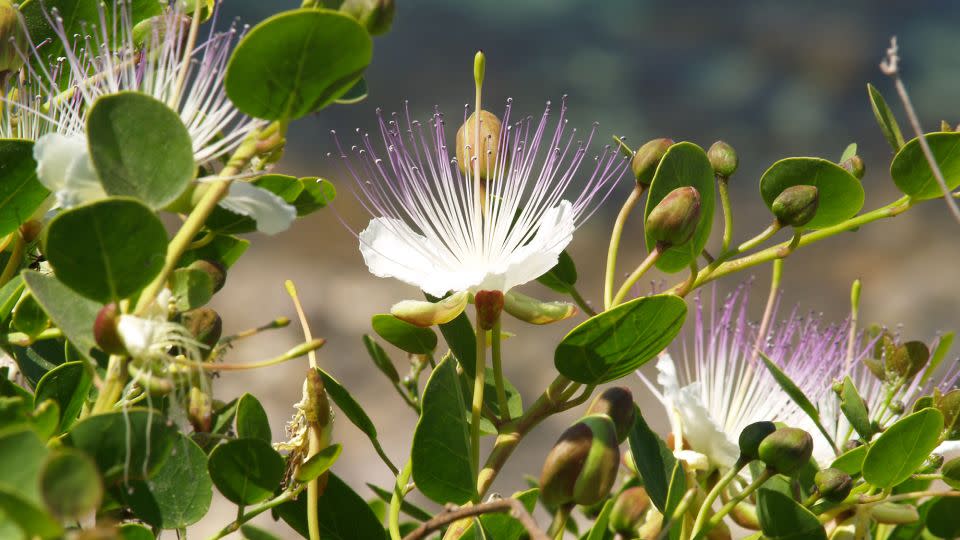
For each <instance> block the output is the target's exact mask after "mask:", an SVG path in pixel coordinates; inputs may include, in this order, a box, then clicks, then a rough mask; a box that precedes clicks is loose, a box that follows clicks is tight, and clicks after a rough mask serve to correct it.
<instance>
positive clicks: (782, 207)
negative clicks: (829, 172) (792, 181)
mask: <svg viewBox="0 0 960 540" xmlns="http://www.w3.org/2000/svg"><path fill="white" fill-rule="evenodd" d="M819 203H820V196H819V194H818V190H817V188H816V187H815V186H791V187H788V188H787V189H785V190H783V192H782V193H780V195H777V198H776V199H774V200H773V204H771V205H770V210H771V211H772V212H773V215H774V217H776V218H777V221H779V222H780V224H781V225H789V226H790V227H803V226H804V225H806V224H807V223H810V220H811V219H813V216H815V215H816V214H817V206H818V205H819Z"/></svg>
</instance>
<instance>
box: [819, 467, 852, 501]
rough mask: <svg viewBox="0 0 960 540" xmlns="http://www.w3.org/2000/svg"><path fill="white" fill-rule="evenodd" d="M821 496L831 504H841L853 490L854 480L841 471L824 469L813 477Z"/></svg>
mask: <svg viewBox="0 0 960 540" xmlns="http://www.w3.org/2000/svg"><path fill="white" fill-rule="evenodd" d="M813 483H814V484H815V485H816V486H817V491H818V492H819V493H820V496H821V497H823V498H824V499H826V500H828V501H831V502H840V501H842V500H844V499H846V498H847V495H849V494H850V490H851V489H853V479H852V478H850V475H849V474H847V473H845V472H843V471H841V470H840V469H834V468H829V469H823V470H822V471H817V474H816V475H815V476H814V477H813Z"/></svg>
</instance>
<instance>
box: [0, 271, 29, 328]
mask: <svg viewBox="0 0 960 540" xmlns="http://www.w3.org/2000/svg"><path fill="white" fill-rule="evenodd" d="M22 294H23V278H22V277H20V275H19V274H17V275H16V276H14V277H13V279H11V280H10V281H8V282H7V283H6V284H5V285H4V286H3V287H0V324H3V323H5V322H6V320H7V318H9V317H10V314H11V313H13V308H14V306H16V305H17V302H18V301H19V300H20V296H21V295H22Z"/></svg>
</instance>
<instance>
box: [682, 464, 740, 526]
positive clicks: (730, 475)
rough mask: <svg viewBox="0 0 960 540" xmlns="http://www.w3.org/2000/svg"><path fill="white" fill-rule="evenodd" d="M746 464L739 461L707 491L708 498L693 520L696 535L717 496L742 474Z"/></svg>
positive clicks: (705, 520)
mask: <svg viewBox="0 0 960 540" xmlns="http://www.w3.org/2000/svg"><path fill="white" fill-rule="evenodd" d="M746 465H747V464H746V463H744V462H742V461H738V462H737V464H736V465H735V466H734V467H732V468H731V469H730V470H729V471H727V473H726V474H724V475H723V476H722V477H721V478H720V480H719V481H717V484H716V485H715V486H713V489H711V490H710V493H707V498H706V499H704V500H703V505H702V506H700V511H699V512H698V513H697V519H696V520H694V522H693V534H694V536H696V534H697V533H698V532H700V529H702V528H703V526H704V524H705V523H706V522H707V516H708V515H709V514H710V510H711V509H712V508H713V503H714V502H716V500H717V497H719V496H720V494H721V493H722V492H723V490H724V489H726V488H727V485H728V484H729V483H730V482H732V481H733V479H734V478H736V477H737V475H738V474H740V471H742V470H743V468H744V467H745V466H746Z"/></svg>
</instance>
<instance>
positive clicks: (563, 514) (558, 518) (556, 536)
mask: <svg viewBox="0 0 960 540" xmlns="http://www.w3.org/2000/svg"><path fill="white" fill-rule="evenodd" d="M571 510H573V505H572V504H569V505H567V504H565V505H563V506H561V507H560V508H557V513H556V514H554V515H553V521H552V522H550V528H549V529H547V536H549V537H550V538H553V540H560V539H561V538H563V531H564V529H565V528H566V526H567V520H568V519H570V511H571Z"/></svg>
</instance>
